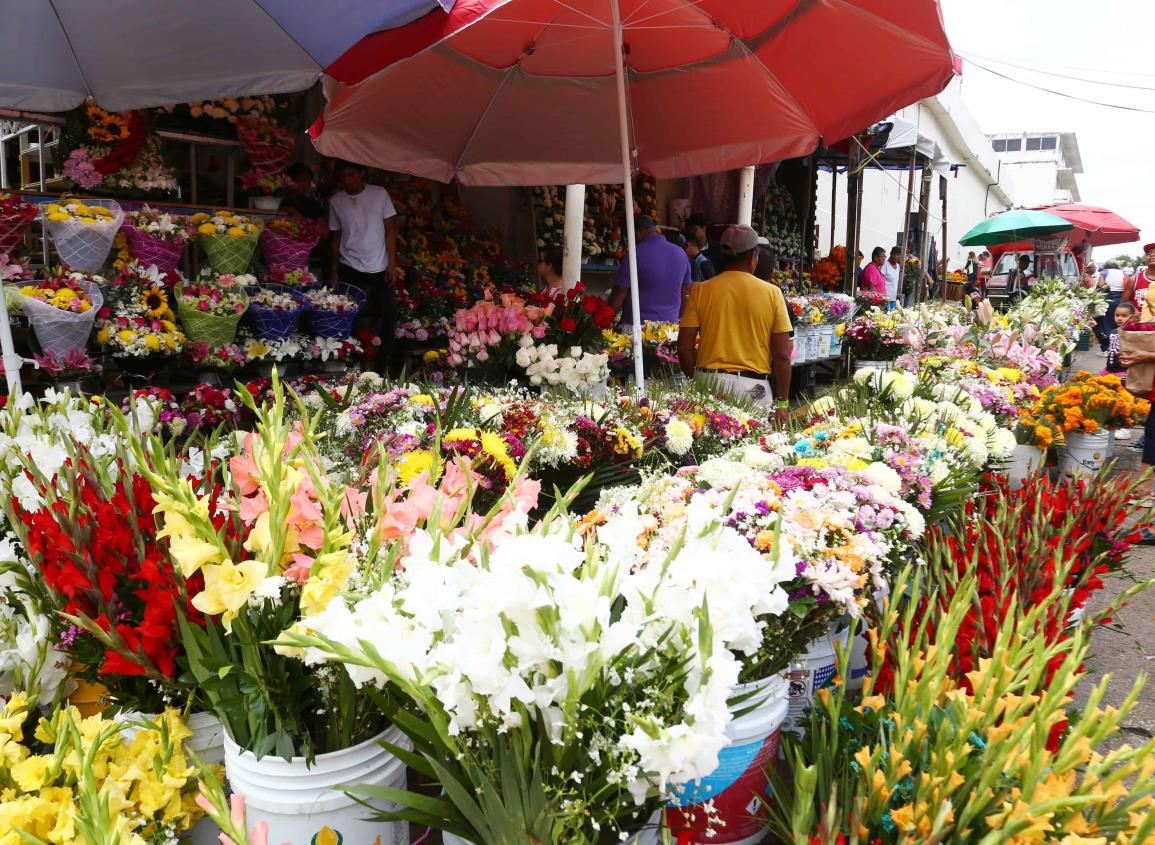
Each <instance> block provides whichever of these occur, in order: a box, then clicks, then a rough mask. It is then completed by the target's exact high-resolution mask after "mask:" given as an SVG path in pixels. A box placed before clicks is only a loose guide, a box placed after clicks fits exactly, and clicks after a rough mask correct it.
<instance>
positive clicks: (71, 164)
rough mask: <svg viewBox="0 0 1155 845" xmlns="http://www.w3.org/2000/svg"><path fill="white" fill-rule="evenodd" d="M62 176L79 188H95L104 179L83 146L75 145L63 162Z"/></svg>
mask: <svg viewBox="0 0 1155 845" xmlns="http://www.w3.org/2000/svg"><path fill="white" fill-rule="evenodd" d="M64 178H65V179H68V180H69V181H70V182H73V183H75V184H76V185H77V187H80V188H95V187H96V186H97V185H99V184H100V183H101V182H103V181H104V176H103V175H102V174H101V173H100V171H99V170H97V169H96V165H94V164H93V163H92V159H90V158H89V156H88V149H87V148H85V147H77V148H76V149H74V150H73V151H72V152H71V153H70V154H69V156H68V158H67V159H66V160H65V162H64Z"/></svg>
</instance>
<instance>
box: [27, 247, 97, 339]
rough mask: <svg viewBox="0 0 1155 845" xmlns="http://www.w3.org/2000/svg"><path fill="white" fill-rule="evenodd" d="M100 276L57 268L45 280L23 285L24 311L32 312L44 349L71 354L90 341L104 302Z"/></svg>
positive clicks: (29, 318) (33, 326)
mask: <svg viewBox="0 0 1155 845" xmlns="http://www.w3.org/2000/svg"><path fill="white" fill-rule="evenodd" d="M103 281H104V279H103V278H101V277H100V276H90V275H88V274H86V273H81V272H79V271H77V270H64V269H61V268H57V269H56V270H54V271H52V272H50V273H49V274H48V275H47V276H46V277H45V278H44V279H43V280H42V281H39V282H33V283H31V284H27V285H24V286H23V287H21V288H20V293H21V295H22V296H23V298H24V313H25V314H27V315H28V322H29V323H31V325H32V328H33V330H34V331H35V332H36V340H37V342H38V343H39V344H40V347H41V349H43V350H44V351H45V352H47V353H50V354H52V355H60V356H63V355H67V354H69V353H70V352H74V351H78V350H83V349H84V348H85V347H86V346H87V345H88V338H89V335H91V334H92V327H93V324H94V323H95V320H96V315H97V314H98V313H99V311H100V308H101V306H102V305H103V304H104V294H103V293H102V292H101V290H100V287H99V285H100V284H101V283H102V282H103Z"/></svg>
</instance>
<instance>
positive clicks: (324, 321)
mask: <svg viewBox="0 0 1155 845" xmlns="http://www.w3.org/2000/svg"><path fill="white" fill-rule="evenodd" d="M323 287H327V288H329V290H331V291H333V293H343V294H345V296H348V297H351V298H352V299H355V300H357V307H356V308H355V309H353V310H352V311H342V312H341V313H337V312H334V311H321V310H319V309H317V308H313V307H311V306H310V307H309V309H308V310H307V311H306V312H305V322H306V323H307V324H308V326H309V332H310V333H311V334H313V335H315V336H316V337H349V336H350V335H352V334H353V323H354V322H356V320H357V316H358V315H359V314H360V313H361V312H362V311H364V310H365V302H366V296H365V291H363V290H361V288H359V287H355V286H354V285H346V284H342V283H336V284H326V285H311V286H310V287H309V290H320V289H321V288H323Z"/></svg>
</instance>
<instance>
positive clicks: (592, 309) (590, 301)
mask: <svg viewBox="0 0 1155 845" xmlns="http://www.w3.org/2000/svg"><path fill="white" fill-rule="evenodd" d="M603 305H605V303H604V302H602V300H600V299H598V298H597V297H596V296H588V297H586V298H585V299H583V300H582V310H583V311H585V312H586V313H587V314H596V313H597V311H598V309H599V308H601V307H602V306H603Z"/></svg>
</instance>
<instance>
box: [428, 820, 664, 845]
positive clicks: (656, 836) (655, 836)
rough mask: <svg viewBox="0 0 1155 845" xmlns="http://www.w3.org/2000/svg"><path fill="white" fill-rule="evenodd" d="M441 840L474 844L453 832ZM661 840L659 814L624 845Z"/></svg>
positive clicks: (446, 844) (449, 843) (649, 844)
mask: <svg viewBox="0 0 1155 845" xmlns="http://www.w3.org/2000/svg"><path fill="white" fill-rule="evenodd" d="M441 841H442V842H443V843H444V845H473V843H471V842H470V841H469V840H468V839H462V838H461V837H460V836H457V835H456V834H453V833H442V834H441ZM660 841H661V831H660V830H659V828H658V816H654V818H652V819H651V820H650V824H648V825H647V826H646V829H645V830H643V831H642V832H641V833H637V834H635V835H634V836H632V837H630V838H629V839H628V840H626V842H625V844H624V845H658V843H659V842H660Z"/></svg>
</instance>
